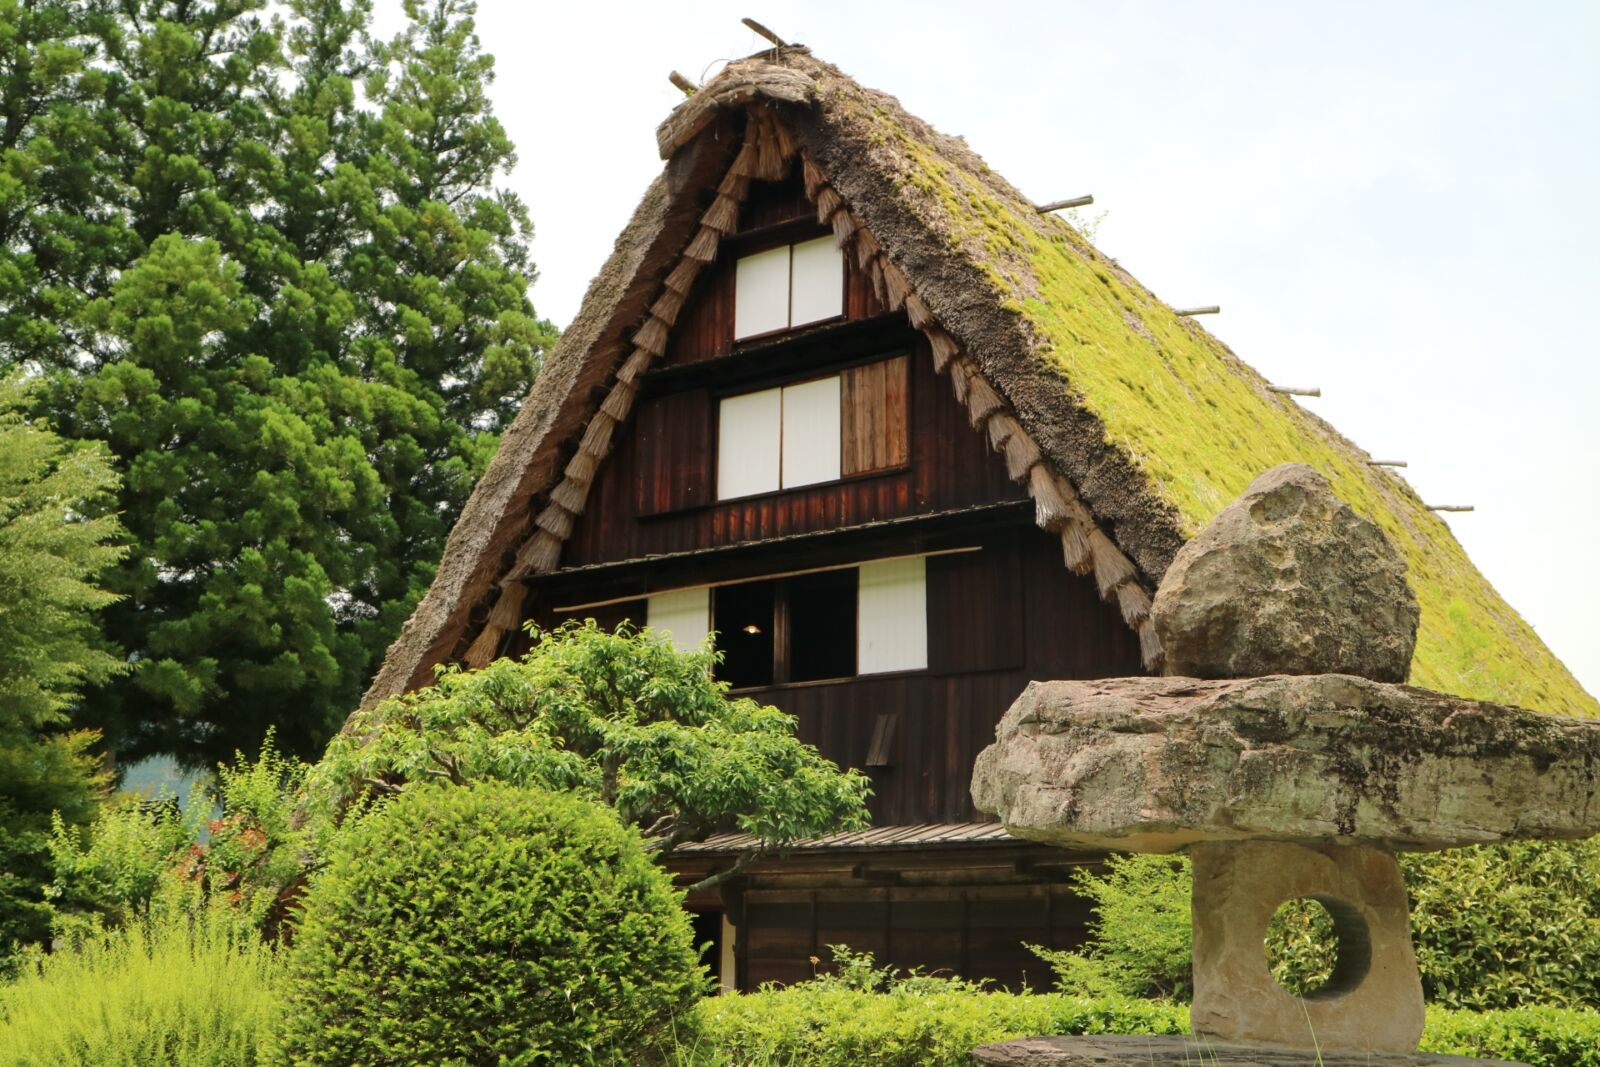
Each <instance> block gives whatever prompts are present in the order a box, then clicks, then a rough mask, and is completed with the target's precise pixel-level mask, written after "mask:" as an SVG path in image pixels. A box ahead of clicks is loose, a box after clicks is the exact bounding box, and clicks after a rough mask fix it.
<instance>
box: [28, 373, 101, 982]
mask: <svg viewBox="0 0 1600 1067" xmlns="http://www.w3.org/2000/svg"><path fill="white" fill-rule="evenodd" d="M24 392H25V391H24V388H23V386H22V384H21V382H20V381H19V380H17V379H16V378H15V377H12V378H0V978H3V977H4V972H5V971H6V969H7V968H6V960H7V957H8V956H9V954H10V949H11V947H12V946H13V945H14V944H16V943H27V942H31V941H37V940H39V939H40V938H42V937H44V936H45V934H46V933H48V931H49V925H50V913H49V909H48V908H47V907H46V905H45V901H44V893H43V889H44V886H45V884H46V883H47V882H48V881H49V880H50V878H49V873H50V872H49V870H48V853H47V849H46V844H47V842H48V840H49V837H50V819H51V814H52V813H53V812H60V813H61V816H62V818H63V819H64V820H65V821H66V822H68V823H69V824H82V823H84V822H86V821H87V820H88V818H89V815H90V813H91V811H92V809H93V806H94V802H95V800H96V797H97V794H98V793H99V791H100V790H101V788H102V787H103V786H104V781H103V779H104V775H103V774H102V772H101V770H100V764H99V762H98V761H96V760H95V759H94V758H93V757H92V756H90V755H89V754H88V749H89V746H90V745H91V744H92V743H93V741H94V735H93V734H92V733H90V732H88V731H82V730H78V731H73V730H69V729H67V724H68V710H69V709H70V707H71V705H72V703H73V702H74V701H75V700H76V698H77V695H78V693H79V692H80V691H81V689H82V688H83V687H84V686H85V685H88V684H93V683H95V682H103V681H106V680H107V679H109V678H111V677H113V676H114V675H116V674H117V673H118V672H119V671H120V670H121V669H122V666H123V664H122V661H121V660H119V659H118V658H117V657H115V656H113V655H111V654H110V653H109V652H107V651H106V650H105V649H104V648H103V647H101V646H102V642H101V641H100V637H99V633H98V630H97V628H96V626H95V622H94V614H93V613H94V612H96V611H98V610H99V609H101V608H104V607H105V606H106V605H107V604H108V603H109V602H110V601H111V600H112V599H113V597H112V596H111V595H110V594H109V593H107V592H106V591H105V590H103V589H101V588H100V587H99V586H98V585H97V584H96V579H97V578H98V577H99V576H100V575H101V574H102V573H104V572H105V571H106V570H107V569H108V568H110V567H111V566H112V565H114V564H115V563H116V561H117V559H118V557H119V556H120V555H121V554H122V553H121V550H120V549H119V548H117V547H116V545H115V541H116V539H117V538H118V536H119V535H120V531H119V529H118V527H117V522H116V519H115V518H114V517H111V516H108V515H101V516H99V517H90V514H91V513H92V512H94V511H103V510H104V503H105V500H104V498H105V497H106V496H107V495H108V494H110V493H111V492H112V491H113V489H114V488H115V486H116V480H117V479H116V473H115V472H114V471H113V470H112V469H111V461H110V457H108V456H107V455H106V454H105V449H104V448H101V447H98V446H94V445H81V444H79V445H75V444H73V443H72V442H69V441H64V440H62V439H61V438H60V437H57V436H56V435H55V434H53V433H51V432H49V431H48V430H47V429H45V428H44V427H43V426H40V425H35V424H34V423H33V422H31V421H29V420H28V419H26V418H24V417H23V415H22V414H21V411H20V408H21V406H22V400H23V397H24Z"/></svg>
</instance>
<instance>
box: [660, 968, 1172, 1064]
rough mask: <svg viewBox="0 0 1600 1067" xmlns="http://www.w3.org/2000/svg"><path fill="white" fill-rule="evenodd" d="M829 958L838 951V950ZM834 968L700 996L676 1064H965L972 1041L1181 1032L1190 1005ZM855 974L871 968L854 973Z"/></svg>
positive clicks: (680, 1043)
mask: <svg viewBox="0 0 1600 1067" xmlns="http://www.w3.org/2000/svg"><path fill="white" fill-rule="evenodd" d="M835 957H836V959H838V958H839V953H838V951H837V949H836V950H835ZM840 962H841V964H842V966H841V969H840V971H839V973H837V974H835V975H825V976H822V977H819V978H817V979H815V980H814V981H809V982H801V983H799V984H798V985H794V986H790V987H788V988H786V989H777V988H769V989H763V990H762V991H761V992H759V993H753V994H746V995H729V996H721V997H712V998H708V999H706V1000H704V1001H702V1002H701V1003H700V1005H699V1006H698V1008H697V1009H696V1011H695V1013H694V1016H693V1017H692V1019H690V1020H689V1023H688V1025H686V1026H685V1027H684V1029H683V1032H682V1033H681V1034H680V1035H679V1038H678V1040H679V1047H678V1049H677V1050H676V1055H675V1056H673V1057H670V1058H669V1062H670V1063H672V1064H673V1065H674V1067H734V1065H738V1067H749V1065H761V1067H856V1065H857V1064H864V1063H870V1064H874V1065H875V1067H966V1064H967V1063H968V1053H969V1052H971V1050H972V1049H973V1048H974V1047H976V1046H978V1045H984V1044H989V1043H990V1042H994V1041H1005V1040H1008V1039H1010V1038H1014V1037H1031V1036H1035V1035H1038V1034H1118V1033H1135V1034H1179V1033H1183V1032H1184V1031H1185V1030H1186V1029H1187V1028H1188V1022H1189V1012H1188V1009H1186V1008H1184V1007H1182V1006H1180V1005H1175V1004H1171V1003H1167V1002H1162V1001H1141V1000H1133V999H1128V998H1118V997H1103V998H1090V997H1071V996H1062V995H1050V996H1034V995H1028V994H1013V993H996V992H985V991H982V990H980V989H976V988H974V987H973V986H972V984H971V983H967V982H961V981H950V980H945V979H940V978H933V977H929V976H926V975H916V976H911V977H909V978H903V979H898V980H897V979H893V978H890V977H888V976H887V972H885V971H883V970H880V969H877V968H875V967H874V965H873V961H872V958H871V956H865V955H863V956H856V955H853V954H850V953H845V954H844V958H843V959H842V960H840ZM863 976H875V977H872V978H870V980H868V981H865V982H863V981H861V979H862V978H863Z"/></svg>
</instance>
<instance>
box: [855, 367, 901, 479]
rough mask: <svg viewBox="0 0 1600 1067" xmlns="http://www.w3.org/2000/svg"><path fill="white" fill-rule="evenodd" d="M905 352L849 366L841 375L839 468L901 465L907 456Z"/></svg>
mask: <svg viewBox="0 0 1600 1067" xmlns="http://www.w3.org/2000/svg"><path fill="white" fill-rule="evenodd" d="M908 363H909V360H907V358H906V357H905V356H896V357H894V358H893V359H885V360H879V361H878V362H876V363H867V364H863V365H862V366H859V367H850V368H848V369H846V370H845V371H844V372H843V374H842V375H841V378H842V385H841V389H840V408H841V411H840V423H841V433H842V435H843V436H842V442H841V450H842V452H843V456H844V459H843V464H842V469H843V473H844V474H846V475H851V474H864V473H866V472H868V471H876V470H889V469H893V468H895V467H901V466H904V465H905V464H906V463H907V462H908V461H909V459H910V442H909V419H908V412H907V387H906V374H907V364H908Z"/></svg>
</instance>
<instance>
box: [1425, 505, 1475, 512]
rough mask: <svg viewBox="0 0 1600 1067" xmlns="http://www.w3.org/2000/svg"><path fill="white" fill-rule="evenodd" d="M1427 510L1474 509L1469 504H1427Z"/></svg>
mask: <svg viewBox="0 0 1600 1067" xmlns="http://www.w3.org/2000/svg"><path fill="white" fill-rule="evenodd" d="M1427 507H1428V510H1429V511H1476V510H1477V509H1476V508H1474V507H1473V506H1472V505H1471V504H1429V505H1428V506H1427Z"/></svg>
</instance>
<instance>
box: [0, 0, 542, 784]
mask: <svg viewBox="0 0 1600 1067" xmlns="http://www.w3.org/2000/svg"><path fill="white" fill-rule="evenodd" d="M8 5H9V8H8ZM38 6H44V7H48V8H49V9H50V11H51V12H52V13H53V14H52V15H51V16H50V17H48V18H46V17H44V16H42V15H38V14H36V13H33V12H34V11H35V8H36V7H38ZM369 6H370V5H369V4H366V3H360V4H345V3H339V2H337V0H294V2H293V3H291V4H289V5H288V8H287V10H286V11H284V12H283V13H282V16H281V17H278V18H268V17H266V16H265V14H264V8H265V0H210V2H199V0H136V2H135V0H127V2H124V3H121V4H118V5H116V6H115V8H112V7H110V6H108V5H103V4H99V3H85V2H80V3H56V4H53V5H51V4H44V5H35V7H31V8H29V9H28V11H29V13H28V14H27V16H26V18H25V19H22V20H20V21H18V22H17V24H16V25H17V27H18V29H16V30H15V32H14V33H13V36H12V37H11V38H9V39H7V38H4V37H0V48H3V49H6V50H7V55H8V56H9V57H10V58H9V63H10V66H9V67H8V68H7V71H6V72H5V73H6V74H7V75H8V82H7V84H8V85H10V84H15V85H17V86H18V87H19V89H20V90H21V92H22V95H20V96H19V97H17V99H19V100H22V101H23V103H21V104H19V105H17V107H16V109H15V110H16V114H17V115H18V128H17V130H16V131H15V132H14V133H13V132H12V131H11V126H10V115H9V111H10V110H11V108H12V96H11V94H10V92H9V91H8V93H7V98H6V107H7V109H8V116H7V119H8V125H7V132H6V137H7V142H6V143H7V145H8V147H9V148H10V151H8V152H7V154H6V156H5V157H4V159H5V162H4V169H3V170H0V239H3V242H4V243H3V248H0V365H4V364H7V363H10V364H25V365H28V366H31V367H34V368H39V369H42V370H44V371H45V372H46V375H47V378H48V386H47V388H45V389H43V390H41V393H40V396H41V404H40V407H39V410H40V411H41V412H42V413H44V414H46V415H47V416H48V417H49V419H50V420H51V422H52V424H53V426H54V427H55V428H56V429H57V430H58V431H59V432H61V433H63V434H65V435H67V436H69V437H73V438H79V439H85V440H99V441H103V442H105V443H106V444H107V445H108V446H109V447H110V450H111V452H112V454H113V455H114V456H115V457H116V458H117V460H118V462H119V464H120V465H121V466H122V469H123V470H124V472H125V480H124V486H123V489H122V492H121V494H120V497H119V499H118V506H119V508H120V510H121V512H122V514H123V516H124V521H125V522H126V524H127V527H128V529H129V531H130V532H131V535H132V538H133V543H134V548H133V551H132V552H131V553H130V555H129V557H128V559H127V560H126V562H125V563H124V564H122V565H121V566H120V567H119V568H118V570H117V571H116V573H115V574H114V575H113V577H112V579H111V585H112V588H113V589H114V590H115V591H116V592H117V593H119V594H121V595H122V597H123V599H122V600H121V601H119V602H118V603H117V604H116V605H114V606H113V607H111V608H110V609H109V610H108V611H107V612H106V621H107V628H108V635H109V637H110V638H111V640H112V641H113V642H115V643H116V644H118V645H119V646H121V647H123V648H126V649H127V650H128V651H129V652H130V653H131V655H132V658H133V660H134V663H135V670H134V671H133V673H132V674H131V676H129V677H128V678H126V679H119V680H117V681H115V682H113V683H111V684H108V685H102V686H97V687H96V688H95V689H94V690H93V691H92V692H91V693H90V694H89V695H88V699H87V701H86V705H85V708H84V710H83V721H84V722H85V723H87V724H89V725H92V726H96V727H100V728H102V729H104V730H105V732H106V733H107V735H108V737H110V738H111V739H112V740H113V742H114V743H115V745H116V747H117V748H118V750H119V751H120V753H121V754H122V755H123V756H125V757H134V756H138V755H141V754H144V753H147V752H157V751H163V752H172V753H175V754H177V755H178V756H180V757H181V758H183V759H184V760H186V761H188V762H190V763H192V764H206V763H210V762H214V761H216V760H218V759H223V758H226V757H227V756H228V755H230V754H231V753H232V752H233V751H235V750H236V749H244V750H253V749H254V748H255V746H256V745H257V744H258V742H259V740H260V738H261V736H262V734H263V733H264V731H265V730H266V728H267V727H269V726H272V727H276V728H277V731H278V737H279V739H280V741H281V743H282V744H283V745H284V747H285V748H286V749H288V750H290V751H292V752H296V753H300V754H307V755H309V754H312V753H314V752H315V751H316V750H317V749H318V748H319V747H320V745H321V743H322V742H323V741H324V740H325V739H326V737H327V736H328V734H329V733H330V732H331V731H332V730H333V729H335V728H336V727H337V725H338V724H339V723H340V722H341V721H342V719H343V718H344V716H345V714H346V713H347V712H348V711H349V710H350V708H351V707H352V706H353V705H354V703H355V701H356V699H357V698H358V697H359V694H360V691H361V689H362V687H363V685H364V684H365V681H366V679H367V678H368V677H369V676H370V674H371V672H372V670H373V669H374V667H375V665H376V662H377V659H378V657H380V656H381V654H382V651H383V649H384V648H385V647H386V646H387V644H388V642H389V640H390V639H392V637H393V635H394V633H395V632H396V631H397V629H398V627H399V625H400V623H401V621H403V619H404V618H405V616H406V615H407V614H408V613H409V611H410V608H411V606H412V605H413V604H414V603H415V600H416V598H417V597H418V596H420V595H421V592H422V591H423V590H424V589H425V588H426V585H427V583H428V581H429V580H430V579H431V577H432V568H433V566H434V562H435V561H436V560H437V558H438V555H439V552H440V550H441V547H442V545H443V540H444V537H445V535H446V533H447V532H448V530H449V527H450V525H451V523H452V522H453V520H454V517H455V515H456V514H457V513H458V512H459V509H460V507H461V505H462V504H463V503H464V501H465V498H466V494H467V492H468V490H469V489H470V486H471V483H472V480H473V478H474V477H475V475H476V474H477V473H478V472H479V471H480V470H481V469H482V466H483V464H484V463H485V462H486V459H487V456H488V455H489V454H491V453H492V451H493V447H494V445H495V443H496V440H497V436H498V433H499V431H500V429H501V427H502V423H503V420H504V419H505V418H506V416H507V414H508V413H509V412H510V411H512V410H514V406H515V403H514V402H515V400H516V399H517V398H519V397H520V396H521V395H522V394H523V393H524V392H525V391H526V389H527V387H528V385H529V383H530V382H531V380H532V376H533V374H534V373H536V371H537V367H538V362H539V359H540V356H541V355H542V353H543V351H544V350H545V348H546V347H547V345H548V344H549V342H550V340H551V337H552V333H553V331H552V329H551V327H550V326H549V324H548V323H546V322H543V321H541V320H539V319H538V318H537V316H536V315H535V313H534V311H533V308H532V306H531V304H530V303H529V301H528V298H527V295H526V294H527V288H528V285H529V283H530V282H531V280H532V265H531V263H530V262H529V260H528V253H527V242H528V239H529V236H530V229H529V226H528V221H527V215H526V212H525V210H524V209H523V207H522V205H521V204H520V203H518V202H517V200H516V199H515V197H513V196H512V195H510V194H508V193H505V192H503V191H500V190H498V189H496V188H495V186H494V182H495V180H496V178H497V176H498V175H500V174H503V173H504V172H505V171H506V170H507V169H508V168H509V167H510V166H511V165H512V164H513V163H514V162H515V157H514V155H513V153H512V149H511V145H510V143H509V141H508V140H507V138H506V136H505V133H504V131H503V130H502V129H501V127H500V126H499V124H498V123H497V122H496V121H495V120H494V118H493V116H492V114H491V113H490V110H489V106H488V101H487V96H486V91H485V87H486V86H487V84H488V82H489V79H490V78H491V77H492V61H491V60H490V59H489V58H488V57H487V56H484V55H483V54H482V53H481V52H480V51H479V50H478V46H477V41H476V38H475V37H474V35H473V30H472V20H471V16H472V7H471V5H470V4H464V3H456V2H453V0H439V2H438V3H437V4H436V6H434V7H431V8H424V7H422V6H420V5H417V4H412V5H410V6H408V9H407V13H408V15H409V17H410V25H409V26H408V28H407V29H406V30H405V31H404V32H403V33H401V34H400V36H399V37H398V38H397V39H396V40H395V41H393V42H390V43H387V44H380V43H376V42H372V41H370V40H369V39H368V38H367V35H366V28H367V24H368V18H369V14H370V12H369ZM8 10H9V11H10V12H16V13H20V12H21V11H22V9H21V7H20V6H19V5H18V3H17V0H0V21H4V19H5V17H6V14H7V11H8ZM64 145H66V146H71V147H70V151H69V150H65V149H64V148H63V147H62V146H64Z"/></svg>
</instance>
